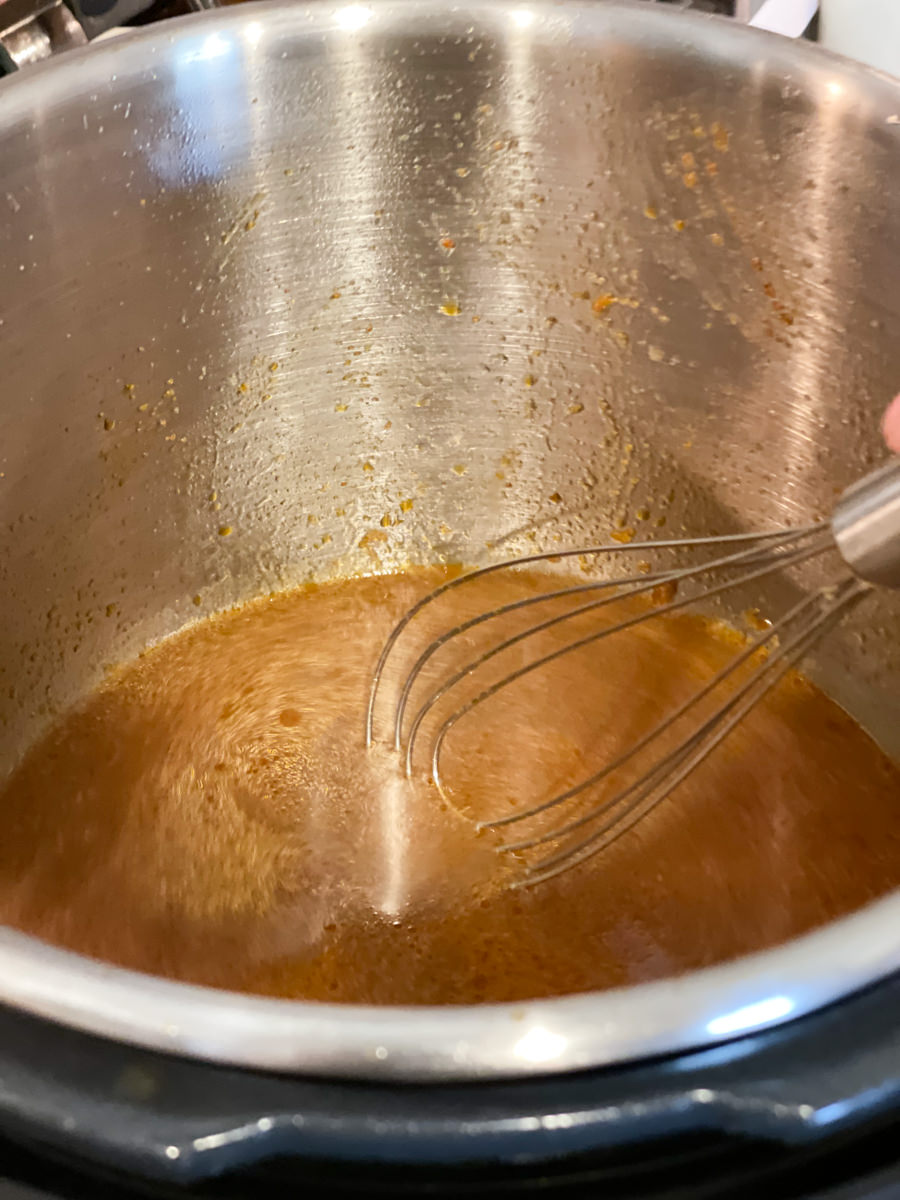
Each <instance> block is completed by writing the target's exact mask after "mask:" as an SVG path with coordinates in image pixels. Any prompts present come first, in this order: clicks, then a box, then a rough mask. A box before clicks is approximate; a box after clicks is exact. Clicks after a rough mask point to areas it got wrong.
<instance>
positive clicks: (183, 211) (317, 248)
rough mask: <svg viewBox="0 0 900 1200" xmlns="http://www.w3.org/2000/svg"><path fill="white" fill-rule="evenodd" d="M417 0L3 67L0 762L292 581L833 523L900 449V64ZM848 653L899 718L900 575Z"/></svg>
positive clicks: (570, 12) (840, 684) (878, 709)
mask: <svg viewBox="0 0 900 1200" xmlns="http://www.w3.org/2000/svg"><path fill="white" fill-rule="evenodd" d="M415 11H416V13H418V10H415ZM529 11H530V10H529ZM354 12H356V14H357V17H359V21H357V22H356V24H357V25H358V26H359V27H353V26H354V20H353V19H351V18H352V15H353V13H354ZM412 12H413V10H409V11H408V10H405V9H403V8H400V9H390V8H384V9H382V8H377V7H376V8H375V9H371V10H370V9H365V10H363V9H359V10H355V9H345V10H341V9H337V10H335V9H332V8H321V9H319V8H316V7H313V8H311V9H309V10H303V11H302V12H301V11H300V10H297V9H290V10H287V9H281V10H280V9H276V8H270V7H268V6H265V5H264V6H262V7H259V8H256V7H253V8H249V9H246V10H243V11H234V12H231V13H229V14H221V15H220V16H219V17H218V18H217V20H216V23H215V24H210V23H207V22H206V21H205V20H204V19H203V18H200V19H192V20H190V21H188V22H186V23H183V24H181V25H179V26H175V25H173V26H172V30H173V33H172V35H171V39H170V40H168V41H167V40H166V38H164V37H163V36H162V35H161V34H159V33H158V32H157V33H154V32H152V31H151V32H149V33H145V34H142V35H140V36H138V37H137V38H135V39H133V40H131V41H122V42H115V43H111V44H109V45H107V46H103V47H96V48H93V49H92V50H90V51H89V52H87V53H85V54H72V55H70V56H66V58H65V59H64V60H62V61H60V62H58V63H56V64H54V65H51V66H49V67H46V68H37V69H33V70H31V71H29V72H27V73H23V75H22V77H21V78H20V79H16V80H14V81H12V82H11V83H7V84H5V85H4V88H5V89H6V90H4V95H3V106H2V116H0V161H2V164H3V185H4V186H3V201H2V203H0V320H2V328H0V337H2V343H0V345H2V364H3V377H4V388H3V402H2V405H0V537H2V543H3V547H2V554H0V581H2V590H3V596H4V620H3V623H2V628H0V756H2V757H0V761H2V766H3V767H4V768H11V767H12V766H13V765H14V764H15V763H16V762H17V761H18V759H19V758H20V756H21V754H22V752H23V751H24V749H25V748H26V747H27V746H28V745H29V743H30V742H31V741H32V740H33V739H34V737H35V736H36V735H37V734H38V732H39V731H40V730H41V728H42V727H44V726H45V725H46V723H47V722H48V721H49V720H50V719H51V718H52V716H53V715H54V714H55V713H56V712H58V711H59V709H60V708H61V707H62V706H64V705H66V704H68V703H70V702H71V701H72V700H73V699H75V698H76V697H78V696H79V695H80V694H82V693H83V692H84V691H85V690H86V689H87V688H89V687H90V686H91V685H92V684H94V683H95V682H96V681H98V680H99V679H100V678H101V677H102V676H103V674H104V672H105V671H106V670H107V668H108V667H109V666H110V665H111V664H114V663H117V662H120V661H122V660H123V659H126V658H128V657H129V656H132V655H134V654H135V653H136V652H138V651H139V650H141V649H142V648H143V647H145V646H146V645H147V644H148V643H150V642H152V641H154V640H155V639H158V638H160V637H161V636H163V635H165V634H168V633H170V632H172V631H174V630H176V629H178V628H180V627H181V626H183V625H185V624H186V623H188V622H190V621H194V620H197V619H198V618H200V617H202V616H204V615H206V614H208V613H212V612H214V611H216V610H218V609H221V608H223V607H224V606H228V605H232V604H234V603H235V602H237V601H241V600H243V599H245V598H248V597H251V596H253V595H256V594H258V593H261V592H266V591H269V590H272V589H277V588H282V587H284V586H288V585H291V584H294V583H297V582H299V581H302V580H309V579H327V578H331V577H334V576H340V575H346V574H354V573H359V572H383V571H391V570H394V569H397V568H399V567H402V566H404V565H406V564H409V563H422V562H432V561H459V562H464V563H484V562H487V561H490V560H492V559H495V558H497V557H499V556H504V557H505V556H508V555H511V554H514V553H517V552H525V551H530V550H532V549H534V548H535V547H537V548H543V549H551V548H553V547H554V546H573V545H577V544H579V543H588V542H591V541H595V540H606V539H608V538H609V535H610V533H611V531H612V530H614V529H616V528H622V527H624V528H634V529H635V530H637V531H638V534H639V535H641V536H643V535H645V534H646V536H655V537H660V536H667V535H678V534H681V533H682V532H685V531H687V532H688V533H690V534H691V535H702V534H707V533H711V532H723V533H724V532H731V531H735V530H741V529H744V528H748V527H754V526H756V525H763V526H771V525H774V524H777V523H783V522H788V523H792V522H794V523H798V522H803V521H806V520H808V519H810V518H814V517H819V516H822V515H824V514H826V513H827V512H828V510H829V508H830V506H831V504H832V503H833V501H834V498H835V494H836V492H837V491H838V490H839V489H840V488H842V487H843V486H845V485H846V484H848V483H849V482H850V481H852V480H853V479H854V477H856V476H857V475H859V474H860V473H861V472H863V471H864V470H866V469H867V468H868V467H870V466H871V465H872V464H873V463H874V462H875V461H876V460H877V459H878V458H879V457H880V456H881V455H882V454H883V450H882V448H881V447H880V443H879V437H878V429H877V419H878V414H879V412H880V410H881V408H882V406H883V404H884V403H885V401H886V400H887V398H888V397H889V395H891V394H892V393H893V391H896V389H897V386H898V380H900V307H898V305H900V292H898V290H897V288H896V280H897V278H898V276H900V221H898V219H897V213H896V205H895V203H894V197H895V196H896V193H897V187H898V185H900V132H898V127H897V125H896V118H894V123H893V124H892V123H891V116H892V114H893V113H895V112H896V110H897V91H896V88H894V87H892V86H891V84H890V83H889V82H888V81H886V80H885V81H880V80H878V79H876V78H875V77H873V76H868V75H866V74H864V73H863V72H862V71H859V72H857V71H856V70H855V69H854V68H851V67H849V66H841V65H839V64H838V63H836V62H835V63H833V62H831V61H830V60H828V59H826V58H824V57H822V58H820V57H815V58H813V57H810V58H809V59H808V60H806V62H807V68H806V70H805V73H804V74H803V76H802V77H801V76H799V75H798V74H797V73H796V72H793V71H792V70H790V69H789V68H790V65H791V64H790V63H789V62H788V59H787V56H788V54H795V53H796V50H795V48H794V47H789V46H788V44H787V43H785V45H784V46H782V44H781V43H780V42H778V41H775V40H771V39H770V40H766V39H763V38H761V37H756V36H754V35H753V34H749V33H747V31H746V30H742V31H738V30H735V29H732V28H730V27H726V26H725V24H724V23H720V22H702V21H697V22H691V23H690V25H689V28H690V31H691V38H688V39H686V38H685V37H684V36H683V32H682V31H683V29H687V28H688V26H681V25H680V24H679V21H680V18H679V17H678V15H673V14H666V16H665V17H663V16H662V15H661V14H660V13H659V12H651V11H647V10H644V9H640V8H638V7H634V8H620V7H619V6H617V5H615V4H610V5H601V6H597V7H590V8H588V7H585V8H580V7H577V6H566V7H562V8H558V9H556V8H554V9H549V10H547V11H546V12H539V13H533V12H532V13H531V15H530V17H529V14H528V13H525V12H524V10H521V11H520V10H511V9H509V8H507V7H505V6H503V5H498V6H492V7H490V8H487V7H473V8H472V9H471V10H454V11H453V12H452V13H450V12H443V13H441V14H440V16H439V17H438V16H437V15H429V14H428V12H426V11H425V10H423V11H422V13H421V15H416V16H415V17H413V16H412V15H411V14H412ZM366 13H367V14H369V15H368V17H367V19H366V20H363V19H362V16H360V14H363V15H364V14H366ZM404 14H407V15H404ZM414 22H415V23H416V24H417V28H416V29H415V31H413V32H410V25H411V24H413V23H414ZM176 29H177V33H176V32H175V30H176ZM792 61H793V60H792ZM406 499H413V500H414V505H413V507H412V508H411V509H408V510H407V509H405V508H404V506H402V505H401V501H403V500H406ZM820 572H821V568H816V569H815V570H811V571H810V572H809V574H808V575H807V576H805V577H803V578H801V579H800V580H799V581H795V582H794V583H792V584H790V585H786V584H785V585H779V586H783V587H784V588H788V587H790V588H794V587H797V586H801V587H802V586H808V585H809V584H810V583H812V582H815V581H817V580H818V579H819V578H820V577H821V574H820ZM779 595H780V593H779V592H778V589H777V588H773V589H772V591H771V593H770V595H769V597H768V598H769V599H770V600H771V599H773V598H774V599H777V598H778V596H779ZM762 599H763V608H764V607H765V600H766V598H765V597H762ZM759 600H760V596H759V594H757V593H754V594H753V595H752V596H750V595H741V596H738V597H736V598H735V599H734V605H735V608H736V609H738V610H739V609H740V608H742V607H746V604H747V603H748V602H750V601H754V602H756V601H759ZM814 672H815V674H816V676H817V678H819V679H820V680H822V681H824V683H825V685H826V687H827V688H828V690H829V691H831V693H832V694H833V695H835V696H836V698H837V699H839V700H840V701H841V703H843V704H844V705H845V706H846V707H847V708H848V709H849V710H850V711H851V713H853V714H854V715H855V716H857V717H858V718H859V719H860V720H861V721H862V722H863V723H864V724H866V725H867V726H868V727H869V728H870V729H871V730H872V732H873V733H874V734H875V736H876V737H877V738H878V739H879V740H880V741H881V742H882V744H883V745H884V746H885V747H886V748H887V749H888V750H889V751H891V752H896V751H898V749H900V741H898V730H900V687H898V680H900V608H898V605H897V603H896V601H895V600H893V601H892V600H890V599H888V598H884V599H880V600H879V601H877V602H875V603H873V604H872V606H871V607H869V608H867V609H865V610H864V614H863V615H861V616H860V617H859V619H858V620H857V622H856V624H855V625H854V624H851V625H849V626H848V627H847V628H846V630H845V631H844V632H843V633H842V634H840V635H838V636H836V637H833V638H832V639H831V640H830V642H829V643H828V646H827V648H823V649H822V651H821V652H820V655H819V657H818V659H817V661H816V663H815V667H814ZM360 719H361V720H362V710H361V713H360Z"/></svg>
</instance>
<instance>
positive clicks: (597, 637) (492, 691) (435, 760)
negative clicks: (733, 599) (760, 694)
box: [407, 535, 831, 799]
mask: <svg viewBox="0 0 900 1200" xmlns="http://www.w3.org/2000/svg"><path fill="white" fill-rule="evenodd" d="M800 536H801V535H797V536H795V537H793V538H792V539H791V540H792V541H798V540H800ZM830 546H831V541H830V538H828V539H826V540H824V541H822V542H817V543H816V544H815V545H813V546H811V547H808V548H806V549H797V550H793V551H791V550H788V551H787V552H786V553H780V554H777V555H775V554H773V556H772V559H771V560H769V561H767V562H765V563H764V564H763V565H762V566H760V567H758V568H757V569H755V570H753V571H748V572H746V573H744V574H742V575H741V576H740V577H739V578H737V579H729V580H726V581H725V582H723V583H720V584H718V585H716V586H715V587H712V588H710V589H708V591H707V592H706V593H705V596H706V598H707V599H711V598H713V597H715V596H717V595H721V594H722V593H723V592H726V591H729V590H731V589H732V588H734V587H736V586H738V585H743V584H746V583H750V582H753V581H754V580H757V579H762V578H764V577H765V576H766V575H770V574H772V572H773V571H777V570H782V569H784V568H785V567H787V566H796V565H798V564H799V563H801V562H805V561H807V560H808V559H810V558H813V557H815V556H817V555H819V554H821V553H823V551H825V550H827V549H829V548H830ZM755 553H756V548H753V550H751V551H741V552H739V553H738V554H735V555H729V556H726V557H725V558H721V559H717V560H715V561H714V562H711V563H708V564H704V566H702V567H700V568H696V567H694V568H685V569H684V570H682V571H677V572H673V573H672V576H671V578H672V579H673V580H675V579H678V580H680V579H683V578H687V577H693V576H695V575H697V574H700V573H703V572H706V571H710V570H714V569H721V568H723V567H725V566H734V565H737V564H738V563H740V562H741V561H742V560H743V559H744V558H745V557H746V556H747V555H748V554H755ZM653 586H656V585H654V584H648V585H646V586H643V587H638V588H634V589H632V590H631V591H630V592H629V593H628V595H629V596H637V595H640V594H642V593H643V592H646V591H648V590H649V589H650V588H652V587H653ZM617 598H619V597H612V598H606V599H605V600H604V601H594V602H593V604H592V605H591V606H584V607H585V608H588V607H599V606H600V605H601V604H603V603H608V602H610V600H613V599H617ZM694 603H696V598H695V597H694V596H685V597H681V598H678V599H675V600H671V601H669V602H668V603H666V604H663V605H660V606H659V607H658V608H655V609H654V610H653V612H652V615H654V616H665V615H667V614H669V613H672V612H676V611H678V610H680V609H683V608H687V607H688V606H689V605H691V604H694ZM577 611H578V610H576V612H575V613H569V614H563V615H562V617H557V618H553V619H552V621H553V623H558V622H559V621H560V620H565V619H568V618H570V617H572V616H574V615H576V614H577ZM648 615H651V614H648V613H638V614H636V615H635V616H632V617H628V618H626V619H625V620H622V621H619V622H617V623H615V624H613V625H610V626H607V627H606V628H604V629H600V630H595V631H593V632H592V633H589V634H587V635H585V636H584V637H582V638H579V639H577V640H576V641H574V642H570V643H569V644H568V645H566V646H562V647H560V648H559V649H557V650H553V651H551V652H550V653H548V654H545V655H543V656H542V657H540V658H537V659H535V660H534V661H532V662H530V663H526V664H525V665H524V666H522V667H520V668H518V669H517V670H515V671H511V672H510V673H509V674H508V675H505V676H503V678H502V679H500V680H498V681H497V682H495V683H493V684H491V685H490V686H489V687H487V688H485V689H484V690H483V691H481V692H479V693H478V694H477V695H476V696H474V697H472V698H471V699H470V700H469V701H467V702H466V703H465V704H463V705H461V706H460V707H459V708H458V709H456V711H455V712H453V713H451V714H450V716H448V717H447V718H446V719H445V720H444V722H443V723H442V724H441V726H440V728H439V729H438V731H437V733H436V735H435V740H434V746H433V750H432V759H431V777H432V780H433V782H434V784H435V786H436V787H437V789H438V791H439V792H440V794H441V796H442V797H443V798H444V799H448V796H447V792H446V789H445V787H444V784H443V780H442V777H441V755H442V752H443V747H444V743H445V741H446V739H447V736H448V734H449V733H450V731H451V730H452V729H453V728H454V726H455V725H457V724H458V723H459V721H461V720H462V719H463V718H464V717H466V716H468V715H469V714H470V713H471V712H473V711H474V709H476V708H478V707H479V706H480V705H481V704H483V703H484V702H485V701H486V700H489V699H491V698H492V697H493V696H495V695H497V693H498V692H500V691H502V690H503V689H505V688H507V687H509V686H510V684H512V683H515V682H517V681H518V680H519V679H522V678H523V677H524V676H526V675H528V674H530V673H531V672H533V671H536V670H538V669H540V668H541V667H544V666H546V665H548V664H549V663H551V662H554V661H556V660H557V659H559V658H562V657H563V656H564V655H567V654H572V653H575V652H576V651H578V650H582V649H584V648H585V647H586V646H589V645H592V644H594V643H596V642H598V641H601V640H602V639H604V638H608V637H611V636H612V635H613V634H615V633H621V632H623V631H624V630H626V629H630V628H632V627H633V626H635V625H638V624H642V623H643V622H644V621H646V620H647V617H648ZM548 627H549V623H544V624H543V626H535V627H534V628H533V629H532V630H529V631H526V632H525V633H524V634H519V635H517V636H516V638H510V639H508V640H507V642H503V643H500V644H499V645H498V646H495V647H492V648H491V650H489V651H486V652H485V653H484V654H483V655H481V656H480V657H479V658H478V659H475V660H473V661H472V662H471V663H467V664H466V666H465V667H463V668H462V669H461V670H460V671H457V672H456V673H455V674H454V675H453V676H452V677H451V679H450V680H448V681H447V683H446V684H444V685H443V686H442V687H441V688H439V689H438V692H436V693H434V694H433V697H429V699H428V700H427V701H426V702H425V704H424V705H423V709H424V710H425V711H427V710H428V709H430V708H431V707H432V706H433V704H434V703H436V702H437V700H438V699H440V698H441V697H442V696H443V695H446V693H447V692H448V691H449V690H450V688H451V687H454V686H455V685H456V684H457V683H458V682H460V681H461V680H462V679H464V678H465V677H466V676H467V675H470V674H472V673H473V672H474V671H475V670H477V669H478V668H479V667H480V666H482V665H483V664H484V662H486V661H488V659H490V658H493V657H494V656H495V655H496V654H498V653H500V652H501V651H502V650H504V649H508V648H509V647H510V645H515V644H516V643H517V642H519V641H522V640H523V639H524V638H525V637H526V636H530V635H531V634H533V633H535V632H540V631H541V629H542V628H548ZM438 693H440V694H438ZM423 715H424V714H423V711H422V710H420V712H419V714H417V716H416V721H415V722H414V724H415V728H416V731H418V728H419V726H420V725H421V720H420V719H419V717H420V716H423ZM412 742H413V738H412V736H411V737H410V742H409V743H408V745H407V769H408V770H409V768H410V766H411V763H412Z"/></svg>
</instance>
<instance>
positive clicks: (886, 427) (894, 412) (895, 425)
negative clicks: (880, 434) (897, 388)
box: [882, 396, 900, 454]
mask: <svg viewBox="0 0 900 1200" xmlns="http://www.w3.org/2000/svg"><path fill="white" fill-rule="evenodd" d="M882 430H883V431H884V440H885V441H886V442H887V444H888V449H890V450H893V452H894V453H895V454H900V396H895V397H894V399H893V400H892V401H891V403H890V404H889V405H888V410H887V412H886V413H885V414H884V421H883V423H882Z"/></svg>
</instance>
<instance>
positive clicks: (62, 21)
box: [0, 0, 87, 70]
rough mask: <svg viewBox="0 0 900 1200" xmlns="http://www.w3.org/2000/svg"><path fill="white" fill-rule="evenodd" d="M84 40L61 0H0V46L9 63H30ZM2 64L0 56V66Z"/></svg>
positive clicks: (80, 29) (24, 65) (67, 48)
mask: <svg viewBox="0 0 900 1200" xmlns="http://www.w3.org/2000/svg"><path fill="white" fill-rule="evenodd" d="M86 42H87V37H86V36H85V32H84V30H83V29H82V28H81V26H80V25H79V23H78V21H77V20H76V19H75V17H74V16H73V15H72V13H71V12H70V11H69V9H68V8H67V7H66V5H65V4H63V3H62V0H0V50H2V51H5V52H6V54H7V55H8V57H9V62H10V63H11V64H12V66H13V67H16V68H18V67H27V66H30V65H31V64H32V63H36V62H41V61H42V60H43V59H46V58H49V57H50V56H51V55H52V54H55V53H57V52H58V51H60V50H70V49H72V48H73V47H75V46H83V45H84V44H85V43H86ZM3 66H4V62H3V61H2V58H0V70H2V69H3Z"/></svg>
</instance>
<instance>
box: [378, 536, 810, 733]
mask: <svg viewBox="0 0 900 1200" xmlns="http://www.w3.org/2000/svg"><path fill="white" fill-rule="evenodd" d="M825 527H826V523H824V522H817V523H815V524H812V525H807V526H803V527H798V528H797V529H795V530H791V531H790V535H792V536H794V535H795V536H796V537H803V536H805V535H808V534H812V533H816V532H819V531H820V530H822V529H823V528H825ZM784 537H785V531H784V530H782V529H777V530H768V531H766V532H762V533H760V532H751V533H729V534H721V535H717V536H715V537H706V538H670V539H667V540H665V541H658V542H630V543H624V544H621V545H616V546H610V545H600V546H587V547H579V548H577V549H574V550H547V551H543V552H541V553H539V554H528V555H524V556H523V557H521V558H516V559H512V560H505V561H502V562H497V563H490V564H488V565H487V566H485V567H479V568H477V569H476V570H474V571H469V572H466V573H465V574H463V575H458V576H456V578H454V579H448V580H446V581H445V582H444V583H442V584H440V586H439V587H436V588H435V589H434V590H433V591H431V592H429V593H428V594H427V595H426V596H423V597H422V598H421V600H418V601H416V603H415V604H413V605H412V607H411V608H410V609H409V610H408V611H407V612H406V613H405V614H404V616H403V617H402V618H401V620H400V621H398V622H397V624H396V625H395V626H394V628H393V629H392V630H391V632H390V634H389V635H388V638H387V640H386V641H385V644H384V646H383V647H382V650H381V654H380V655H379V657H378V661H377V663H376V664H375V670H374V671H373V674H372V684H371V687H370V689H369V703H368V706H367V709H366V735H365V740H366V746H367V747H371V745H372V743H373V741H374V728H375V706H376V701H377V699H378V692H379V689H380V687H381V680H382V677H383V675H384V670H385V667H386V666H387V662H388V659H389V658H390V656H391V654H392V653H393V651H394V648H395V647H396V645H397V643H398V641H399V640H400V638H401V636H402V634H403V633H404V631H405V630H406V629H407V628H408V626H409V625H410V623H411V622H412V621H413V620H414V619H415V618H416V617H417V616H418V615H419V614H420V613H421V612H422V611H423V609H425V608H427V607H428V606H429V605H431V604H432V603H434V601H436V600H438V599H439V598H440V597H441V596H444V595H446V593H447V592H449V591H452V590H454V589H456V588H459V587H462V586H463V585H465V584H469V583H472V582H474V581H475V580H478V579H484V578H485V577H486V576H488V575H492V574H494V573H495V572H497V571H505V570H509V569H510V568H511V567H517V568H521V567H528V566H533V565H534V564H536V563H542V562H549V561H551V560H552V561H558V560H561V559H568V558H576V557H578V558H581V557H587V556H589V555H599V554H613V555H618V554H633V553H635V552H638V551H644V552H647V551H657V550H676V549H684V548H687V547H690V548H696V547H697V546H725V545H729V544H732V545H738V544H741V543H749V542H754V543H765V542H769V541H777V540H783V539H784Z"/></svg>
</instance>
